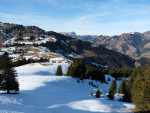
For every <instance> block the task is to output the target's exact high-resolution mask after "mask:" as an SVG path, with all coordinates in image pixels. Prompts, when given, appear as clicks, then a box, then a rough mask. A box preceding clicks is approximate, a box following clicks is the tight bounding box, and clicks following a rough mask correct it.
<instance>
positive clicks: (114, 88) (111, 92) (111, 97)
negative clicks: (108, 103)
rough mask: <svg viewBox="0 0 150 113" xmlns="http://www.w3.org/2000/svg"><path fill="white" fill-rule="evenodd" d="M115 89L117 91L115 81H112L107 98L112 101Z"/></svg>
mask: <svg viewBox="0 0 150 113" xmlns="http://www.w3.org/2000/svg"><path fill="white" fill-rule="evenodd" d="M116 89H117V84H116V80H113V81H112V83H111V85H110V87H109V91H108V98H109V99H111V100H113V99H114V95H115V93H116Z"/></svg>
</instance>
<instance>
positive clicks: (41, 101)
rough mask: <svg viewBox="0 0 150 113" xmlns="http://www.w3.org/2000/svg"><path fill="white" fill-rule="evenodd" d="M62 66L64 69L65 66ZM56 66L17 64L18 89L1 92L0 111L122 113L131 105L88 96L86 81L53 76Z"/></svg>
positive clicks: (13, 112)
mask: <svg viewBox="0 0 150 113" xmlns="http://www.w3.org/2000/svg"><path fill="white" fill-rule="evenodd" d="M62 65H63V70H64V71H65V72H66V70H67V65H66V64H62ZM56 67H57V66H53V65H51V66H50V65H41V64H38V63H36V64H28V65H25V66H20V67H17V68H16V70H17V72H18V74H19V77H18V79H19V82H20V89H21V92H20V94H18V95H0V113H92V112H97V113H104V112H109V113H117V112H120V113H122V112H129V111H130V109H131V108H133V107H134V106H133V105H132V104H128V103H123V102H118V101H110V100H106V99H95V98H93V97H90V96H89V92H90V91H91V90H92V88H90V87H89V86H88V83H87V82H86V81H85V82H84V83H77V82H76V80H75V79H72V78H69V77H64V76H63V77H58V76H53V75H52V74H54V72H55V70H56ZM50 73H51V75H50Z"/></svg>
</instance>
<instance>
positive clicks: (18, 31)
mask: <svg viewBox="0 0 150 113" xmlns="http://www.w3.org/2000/svg"><path fill="white" fill-rule="evenodd" d="M0 31H1V34H0V42H1V43H2V44H3V48H5V49H7V50H9V51H10V49H12V47H13V49H16V48H17V53H18V54H19V55H20V54H21V55H25V54H26V53H27V52H28V54H31V53H32V54H33V52H34V55H35V51H40V52H39V53H40V54H41V51H42V50H43V49H41V47H44V48H45V49H48V50H49V51H50V52H53V53H58V54H61V55H63V56H66V57H68V58H70V57H71V58H73V59H74V58H81V59H84V60H86V61H87V62H90V63H96V64H101V65H103V66H109V67H123V66H129V67H133V66H134V62H135V61H134V60H133V59H132V58H130V57H128V56H127V55H123V54H121V53H119V52H116V51H114V50H109V49H106V48H105V47H104V46H102V45H101V44H100V45H99V44H97V45H96V46H93V43H91V42H89V41H85V40H84V41H83V40H81V39H80V38H75V37H72V36H70V35H66V34H63V33H57V32H54V31H45V30H43V29H41V28H39V27H36V26H23V25H18V24H9V23H2V22H1V23H0ZM72 34H73V33H72ZM85 39H86V38H85ZM96 39H97V38H96ZM10 47H11V48H10ZM37 48H38V49H40V50H37ZM14 51H15V53H16V50H13V51H11V52H10V53H11V54H14V53H13V52H14ZM18 51H19V52H18ZM18 54H17V55H18ZM13 56H14V55H13ZM36 57H37V55H36Z"/></svg>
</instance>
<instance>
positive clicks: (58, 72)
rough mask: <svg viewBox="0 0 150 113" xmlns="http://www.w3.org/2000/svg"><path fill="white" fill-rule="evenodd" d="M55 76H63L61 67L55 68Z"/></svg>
mask: <svg viewBox="0 0 150 113" xmlns="http://www.w3.org/2000/svg"><path fill="white" fill-rule="evenodd" d="M56 75H58V76H62V75H63V72H62V67H61V65H59V66H58V67H57V71H56Z"/></svg>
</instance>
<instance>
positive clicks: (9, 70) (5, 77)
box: [0, 53, 19, 94]
mask: <svg viewBox="0 0 150 113" xmlns="http://www.w3.org/2000/svg"><path fill="white" fill-rule="evenodd" d="M2 61H3V67H1V70H2V74H1V82H0V90H3V91H7V93H8V94H9V93H10V91H15V92H17V91H19V84H18V81H17V79H16V76H17V73H16V71H15V69H14V68H13V67H12V62H11V59H10V58H9V57H8V54H7V53H5V54H4V55H3V60H2Z"/></svg>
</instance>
